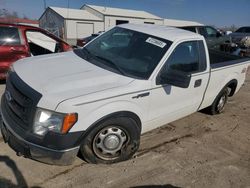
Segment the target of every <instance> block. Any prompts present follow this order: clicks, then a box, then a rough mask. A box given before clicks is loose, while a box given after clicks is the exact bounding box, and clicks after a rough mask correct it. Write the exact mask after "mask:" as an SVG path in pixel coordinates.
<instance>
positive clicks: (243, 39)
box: [229, 26, 250, 48]
mask: <svg viewBox="0 0 250 188" xmlns="http://www.w3.org/2000/svg"><path fill="white" fill-rule="evenodd" d="M229 36H230V37H231V38H232V42H234V43H236V44H238V45H239V46H240V47H243V48H245V47H247V48H250V26H249V27H241V28H239V29H237V30H236V31H235V32H233V33H231V34H230V35H229Z"/></svg>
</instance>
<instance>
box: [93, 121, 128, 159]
mask: <svg viewBox="0 0 250 188" xmlns="http://www.w3.org/2000/svg"><path fill="white" fill-rule="evenodd" d="M127 140H128V136H127V134H126V133H125V131H123V130H122V129H120V128H118V127H116V126H112V127H106V128H104V129H102V130H101V131H99V132H98V133H97V134H96V136H95V138H94V141H93V150H94V153H95V154H96V155H97V156H98V157H99V158H101V159H104V160H114V159H116V158H119V157H120V155H121V150H122V148H123V146H124V145H125V143H126V141H127Z"/></svg>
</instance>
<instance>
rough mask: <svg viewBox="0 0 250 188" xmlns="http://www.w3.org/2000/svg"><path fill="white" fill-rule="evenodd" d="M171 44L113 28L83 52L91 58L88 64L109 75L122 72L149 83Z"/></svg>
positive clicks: (152, 37) (148, 36) (141, 34)
mask: <svg viewBox="0 0 250 188" xmlns="http://www.w3.org/2000/svg"><path fill="white" fill-rule="evenodd" d="M171 44H172V42H170V41H168V40H165V39H162V38H159V37H156V36H151V35H147V34H144V33H141V32H137V31H132V30H129V29H125V28H120V27H115V28H113V29H112V30H110V31H108V32H106V33H104V34H103V35H101V36H100V37H98V38H97V39H95V40H94V41H92V42H91V43H89V44H88V45H87V46H86V47H85V48H84V49H83V50H82V51H83V52H85V51H86V50H87V51H88V54H89V56H90V57H91V55H92V57H93V58H90V57H89V58H88V61H89V62H91V63H93V64H95V65H97V66H100V67H102V68H105V69H108V70H111V71H112V70H113V71H114V70H116V69H119V70H120V71H115V72H123V74H124V75H126V76H130V77H133V78H139V79H148V78H149V76H150V75H151V73H152V72H153V70H154V69H155V67H156V66H157V65H158V63H159V61H160V60H161V58H162V57H163V55H164V54H165V53H166V51H167V50H168V48H169V47H170V45H171ZM85 54H86V52H85ZM83 58H86V57H84V56H83ZM107 66H108V67H107Z"/></svg>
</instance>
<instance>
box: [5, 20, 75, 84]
mask: <svg viewBox="0 0 250 188" xmlns="http://www.w3.org/2000/svg"><path fill="white" fill-rule="evenodd" d="M69 50H71V47H70V45H68V44H67V43H66V42H64V41H63V40H61V39H59V38H57V37H56V36H54V35H53V34H51V33H49V32H47V31H45V30H43V29H41V28H37V27H32V26H27V25H18V24H8V23H0V54H1V55H0V80H3V79H5V78H6V73H7V71H8V70H9V67H10V65H11V64H12V63H14V62H15V61H17V60H19V59H22V58H25V57H30V56H36V55H43V54H50V53H57V52H64V51H69Z"/></svg>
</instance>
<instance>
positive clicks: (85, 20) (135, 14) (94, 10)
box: [39, 5, 164, 45]
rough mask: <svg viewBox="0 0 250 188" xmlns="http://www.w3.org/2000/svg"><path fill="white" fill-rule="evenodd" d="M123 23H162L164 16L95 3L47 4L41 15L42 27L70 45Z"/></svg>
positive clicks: (40, 23)
mask: <svg viewBox="0 0 250 188" xmlns="http://www.w3.org/2000/svg"><path fill="white" fill-rule="evenodd" d="M122 23H146V24H160V25H163V23H164V19H162V18H160V17H158V16H155V15H153V14H150V13H148V12H145V11H138V10H128V9H119V8H110V7H101V6H94V5H84V6H82V7H81V9H67V8H58V7H48V8H47V9H46V10H45V12H44V13H43V15H42V16H41V17H40V19H39V25H40V27H42V28H44V29H47V30H49V31H50V32H52V33H54V34H56V35H57V36H59V37H61V38H63V39H65V40H66V41H67V42H68V43H70V44H71V45H75V44H76V40H77V39H78V38H83V37H86V36H89V35H91V34H93V33H98V32H99V31H106V30H108V29H110V28H112V27H114V26H115V25H118V24H122Z"/></svg>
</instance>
